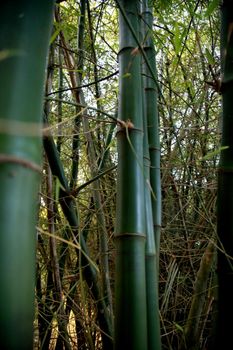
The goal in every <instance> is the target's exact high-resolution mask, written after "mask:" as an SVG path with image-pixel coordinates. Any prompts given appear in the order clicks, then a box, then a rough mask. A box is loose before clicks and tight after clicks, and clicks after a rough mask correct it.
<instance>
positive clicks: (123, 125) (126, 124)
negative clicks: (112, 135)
mask: <svg viewBox="0 0 233 350" xmlns="http://www.w3.org/2000/svg"><path fill="white" fill-rule="evenodd" d="M117 123H118V124H119V125H120V126H121V128H122V129H133V128H134V124H133V123H132V122H131V120H130V119H127V120H126V121H124V120H121V119H117Z"/></svg>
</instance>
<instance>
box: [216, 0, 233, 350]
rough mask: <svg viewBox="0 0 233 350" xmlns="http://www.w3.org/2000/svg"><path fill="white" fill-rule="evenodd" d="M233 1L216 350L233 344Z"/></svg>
mask: <svg viewBox="0 0 233 350" xmlns="http://www.w3.org/2000/svg"><path fill="white" fill-rule="evenodd" d="M232 26H233V1H232V0H224V1H222V5H221V70H222V82H221V92H222V146H223V147H226V149H223V150H222V151H221V155H220V163H219V176H218V199H217V201H218V209H217V235H218V245H219V248H220V249H219V250H218V268H217V274H218V321H217V328H216V341H215V346H216V347H215V348H216V349H220V348H222V349H226V348H228V347H229V345H228V344H230V342H232V327H231V322H229V320H230V319H231V318H232V314H233V298H232V295H233V261H232V257H233V215H232V212H233V137H232V132H233V107H232V100H233V65H232V61H233V31H232Z"/></svg>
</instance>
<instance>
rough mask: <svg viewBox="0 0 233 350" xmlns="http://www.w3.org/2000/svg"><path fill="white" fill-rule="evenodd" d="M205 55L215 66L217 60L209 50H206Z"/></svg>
mask: <svg viewBox="0 0 233 350" xmlns="http://www.w3.org/2000/svg"><path fill="white" fill-rule="evenodd" d="M205 55H206V58H207V61H208V63H209V64H211V65H213V64H214V63H215V59H214V57H213V55H212V54H211V52H210V51H209V50H208V49H207V48H206V49H205Z"/></svg>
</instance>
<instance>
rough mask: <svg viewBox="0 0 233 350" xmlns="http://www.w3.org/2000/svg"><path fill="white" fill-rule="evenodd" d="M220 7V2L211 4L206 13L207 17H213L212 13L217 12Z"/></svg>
mask: <svg viewBox="0 0 233 350" xmlns="http://www.w3.org/2000/svg"><path fill="white" fill-rule="evenodd" d="M218 5H219V0H213V1H211V2H210V4H209V6H208V7H207V10H206V13H205V16H206V17H209V16H211V15H212V13H213V12H214V11H215V10H216V8H217V7H218Z"/></svg>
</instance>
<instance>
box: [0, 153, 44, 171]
mask: <svg viewBox="0 0 233 350" xmlns="http://www.w3.org/2000/svg"><path fill="white" fill-rule="evenodd" d="M1 163H14V164H19V165H22V166H23V167H25V168H29V169H31V170H34V171H36V172H39V173H41V167H40V166H39V165H38V164H36V163H33V162H30V161H29V160H26V159H22V158H18V157H15V156H12V155H10V154H3V153H2V154H0V164H1Z"/></svg>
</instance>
